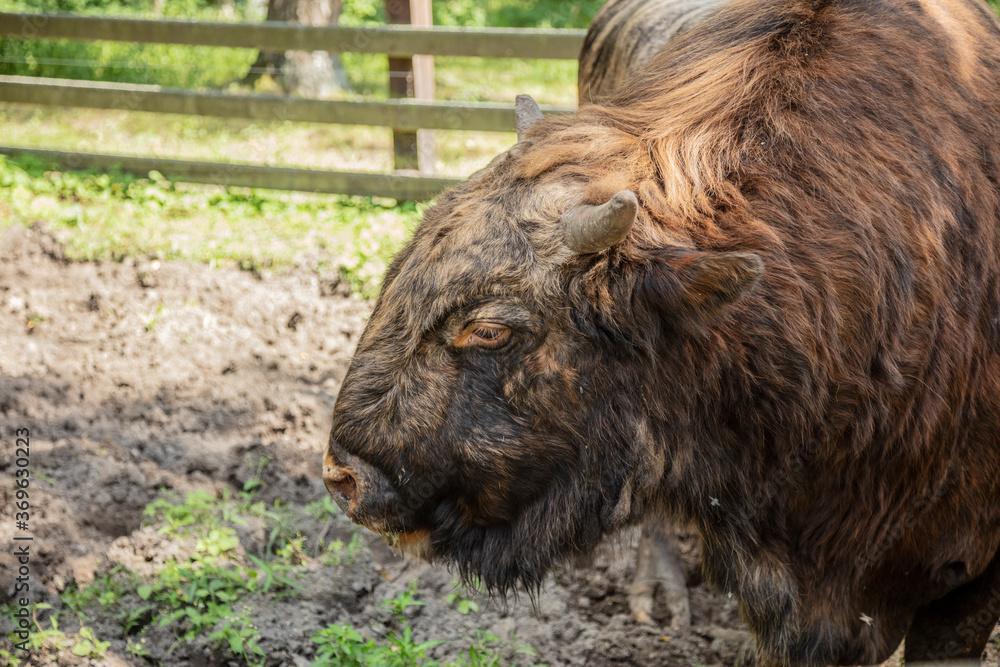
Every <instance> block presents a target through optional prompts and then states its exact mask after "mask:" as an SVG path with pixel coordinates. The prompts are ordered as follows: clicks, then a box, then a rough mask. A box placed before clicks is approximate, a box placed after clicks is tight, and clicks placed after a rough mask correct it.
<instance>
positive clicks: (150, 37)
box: [0, 12, 586, 59]
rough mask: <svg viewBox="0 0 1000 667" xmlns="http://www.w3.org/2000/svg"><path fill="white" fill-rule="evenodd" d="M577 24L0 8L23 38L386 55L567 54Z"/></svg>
mask: <svg viewBox="0 0 1000 667" xmlns="http://www.w3.org/2000/svg"><path fill="white" fill-rule="evenodd" d="M585 34H586V33H585V32H584V31H583V30H546V29H529V28H411V27H407V26H399V25H384V26H364V27H356V26H304V25H299V24H297V23H282V22H278V21H270V22H265V23H224V22H221V21H178V20H166V19H133V18H118V17H116V18H107V17H103V16H100V17H99V16H73V15H66V14H15V13H11V12H0V35H7V36H11V37H22V38H25V39H47V38H63V39H80V40H107V41H114V42H139V43H158V44H187V45H190V46H195V45H198V46H228V47H238V48H247V49H263V50H265V51H336V52H348V53H384V54H387V55H391V56H410V55H416V54H420V55H432V56H476V57H480V58H556V59H575V58H576V57H577V56H578V55H579V53H580V47H581V46H582V45H583V38H584V36H585Z"/></svg>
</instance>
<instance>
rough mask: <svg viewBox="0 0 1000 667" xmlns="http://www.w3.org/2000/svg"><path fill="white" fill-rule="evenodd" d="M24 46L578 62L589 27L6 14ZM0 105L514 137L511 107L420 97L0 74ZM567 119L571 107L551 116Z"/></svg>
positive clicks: (173, 174)
mask: <svg viewBox="0 0 1000 667" xmlns="http://www.w3.org/2000/svg"><path fill="white" fill-rule="evenodd" d="M3 35H6V36H9V37H17V38H22V39H50V38H59V39H64V38H66V39H77V40H111V41H124V42H138V43H161V44H186V45H200V46H215V47H238V48H252V49H259V50H264V51H288V50H304V51H311V50H323V51H347V52H359V53H381V54H387V55H389V56H396V57H409V56H412V55H417V54H420V55H425V54H426V55H437V56H474V57H500V58H511V57H516V58H566V59H568V58H572V59H575V58H576V57H577V54H578V53H579V50H580V48H581V45H582V43H583V38H584V31H582V30H526V29H505V28H475V29H466V28H413V27H407V26H398V25H391V26H368V27H348V26H322V27H314V26H303V25H299V24H294V23H281V22H264V23H223V22H208V21H177V20H161V19H134V18H106V17H95V16H73V15H64V14H17V13H11V12H0V36H3ZM0 102H13V103H20V104H39V105H46V106H64V107H84V108H92V109H120V110H127V111H148V112H155V113H171V114H192V115H198V116H216V117H227V118H245V119H251V120H263V121H273V120H290V121H299V122H312V123H337V124H359V125H376V126H385V127H391V128H393V129H394V130H400V131H415V130H418V129H436V130H456V129H461V130H477V131H508V132H509V131H512V130H513V128H514V109H513V105H512V104H496V103H470V102H439V101H428V100H413V99H390V100H362V101H353V100H319V99H308V98H299V97H288V96H281V95H268V94H237V93H224V92H217V91H193V90H186V89H179V88H164V87H160V86H150V85H137V84H123V83H109V82H99V81H79V80H70V79H52V78H42V77H26V76H0ZM543 110H544V111H545V112H546V113H566V112H570V111H572V109H570V108H566V107H547V108H543ZM0 154H7V155H13V154H30V155H34V156H36V157H39V158H42V159H44V160H46V161H48V162H51V163H54V164H58V165H62V166H65V167H68V168H85V169H112V168H117V169H120V170H122V171H125V172H132V173H136V174H144V173H148V172H149V171H154V170H155V171H159V172H161V173H162V174H164V175H165V176H167V177H168V178H171V179H175V180H180V181H191V182H197V183H217V184H221V185H234V186H247V187H260V188H274V189H285V190H306V191H311V192H324V193H340V194H351V195H362V196H386V197H393V198H396V199H428V198H430V197H432V196H434V195H435V194H437V193H438V192H440V191H441V190H442V189H444V188H446V187H448V186H450V185H452V184H454V183H456V182H458V180H459V179H455V178H445V177H435V176H427V175H420V176H418V175H411V174H407V173H394V174H378V173H366V172H348V171H318V170H310V169H298V168H285V167H269V166H263V165H251V164H230V163H221V162H198V161H188V160H172V159H163V158H149V157H142V156H128V155H109V154H101V153H76V152H66V151H59V150H48V149H40V148H27V147H19V146H0Z"/></svg>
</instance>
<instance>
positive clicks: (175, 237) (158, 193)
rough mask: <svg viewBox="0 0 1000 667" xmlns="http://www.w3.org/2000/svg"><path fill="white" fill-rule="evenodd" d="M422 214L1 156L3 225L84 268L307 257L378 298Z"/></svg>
mask: <svg viewBox="0 0 1000 667" xmlns="http://www.w3.org/2000/svg"><path fill="white" fill-rule="evenodd" d="M420 212H421V209H420V208H419V207H416V206H413V205H407V206H396V205H395V203H394V202H392V201H378V200H373V199H367V198H354V197H329V196H326V197H323V196H308V195H296V194H286V193H277V192H270V191H256V190H248V189H226V188H221V187H206V186H185V185H180V184H175V183H171V182H168V181H166V180H164V179H162V178H158V177H156V176H155V175H153V176H152V177H151V178H133V177H131V176H127V175H122V174H94V173H87V172H59V171H50V170H48V169H47V168H46V166H45V165H44V164H41V163H39V162H37V161H35V160H32V159H27V158H24V159H16V160H15V159H10V158H5V157H0V226H2V225H10V224H23V225H30V224H33V223H35V222H43V223H45V224H46V225H48V227H49V228H50V229H51V230H52V231H53V232H54V233H55V234H56V235H57V236H58V237H59V238H60V239H61V240H62V241H63V242H64V243H65V245H66V250H67V253H68V255H69V256H70V257H71V258H74V259H80V260H107V259H110V260H114V259H120V258H122V257H124V256H146V257H157V258H163V259H185V260H193V261H200V262H208V263H210V264H217V265H236V266H240V267H243V268H245V269H253V270H260V269H262V268H267V267H274V268H281V267H284V266H290V265H292V264H294V263H295V262H297V261H301V260H302V258H303V257H306V256H309V257H312V258H318V259H316V260H315V262H316V263H317V264H316V267H314V268H317V269H319V270H329V271H339V272H340V273H341V274H342V275H343V276H344V277H345V278H346V279H347V280H348V281H349V283H350V284H351V285H352V287H353V288H354V289H356V290H357V291H358V292H360V293H362V294H364V295H371V294H373V292H374V291H375V290H376V289H377V286H378V284H379V282H380V280H381V276H382V274H383V273H384V271H385V267H386V264H387V262H388V260H389V259H390V257H391V256H392V254H393V253H394V252H395V250H396V249H397V248H398V247H399V246H400V245H401V244H402V243H403V241H405V239H406V238H407V236H408V234H409V233H410V230H411V229H412V228H413V226H414V225H415V224H416V222H417V220H418V219H419V216H420ZM276 221H279V223H280V224H276ZM310 261H313V260H310Z"/></svg>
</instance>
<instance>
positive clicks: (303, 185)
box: [0, 146, 462, 200]
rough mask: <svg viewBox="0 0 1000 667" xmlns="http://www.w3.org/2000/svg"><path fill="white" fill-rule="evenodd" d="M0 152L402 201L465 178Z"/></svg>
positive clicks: (75, 165)
mask: <svg viewBox="0 0 1000 667" xmlns="http://www.w3.org/2000/svg"><path fill="white" fill-rule="evenodd" d="M0 155H30V156H33V157H37V158H39V159H40V160H43V161H44V162H47V163H51V164H56V165H59V166H61V167H63V168H66V169H74V170H75V169H96V170H100V171H115V170H117V171H121V172H124V173H127V174H135V175H136V176H146V175H147V174H149V172H151V171H158V172H160V173H161V174H163V175H164V176H166V177H167V178H168V179H170V180H174V181H185V182H189V183H211V184H217V185H233V186H240V187H247V188H270V189H273V190H304V191H307V192H324V193H329V194H353V195H360V196H362V197H393V198H394V199H403V200H422V199H430V198H431V197H433V196H434V195H436V194H438V193H439V192H441V191H442V190H444V189H445V188H448V187H451V186H452V185H455V184H456V183H459V182H461V180H462V179H460V178H449V177H444V176H410V175H406V174H379V173H364V172H354V171H325V170H322V171H320V170H313V169H296V168H292V167H265V166H260V165H252V164H239V163H231V162H203V161H200V160H199V161H189V160H170V159H167V158H146V157H137V156H133V155H109V154H107V153H79V152H66V151H56V150H49V149H45V148H28V147H24V146H0Z"/></svg>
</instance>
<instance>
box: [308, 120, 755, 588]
mask: <svg viewBox="0 0 1000 667" xmlns="http://www.w3.org/2000/svg"><path fill="white" fill-rule="evenodd" d="M523 106H525V105H524V104H523V102H522V104H519V107H523ZM528 106H529V107H530V106H533V105H528ZM529 111H530V109H529ZM533 116H537V113H535V114H533ZM522 118H523V117H522ZM532 119H533V118H532ZM559 122H560V121H558V120H556V121H543V122H541V123H539V124H537V125H536V126H535V127H534V128H531V129H530V130H529V131H528V138H527V139H526V140H523V141H521V142H519V143H518V144H517V145H516V146H515V147H514V148H512V149H511V150H510V151H508V152H507V153H505V154H503V155H501V156H499V157H498V158H496V159H495V160H494V161H493V162H492V163H491V164H490V165H489V166H488V167H487V168H485V169H484V170H482V171H481V172H480V173H478V174H476V175H475V176H473V177H472V178H471V179H470V180H469V181H467V182H466V183H464V184H463V185H461V186H459V187H458V188H456V189H454V190H452V191H451V192H449V193H447V194H445V195H443V196H442V197H441V198H440V200H439V202H438V203H437V205H436V206H434V207H433V208H431V209H430V210H428V212H427V214H426V216H425V218H424V220H423V222H422V224H421V225H420V226H419V228H418V229H417V230H416V232H415V234H414V236H413V238H412V240H411V241H410V242H409V243H408V245H407V246H406V247H405V248H404V249H403V250H402V251H401V252H400V253H399V255H398V256H397V257H396V258H395V260H394V261H393V263H392V265H391V267H390V268H389V271H388V272H387V275H386V277H385V281H384V284H383V287H382V292H381V294H380V296H379V298H378V301H377V303H376V305H375V308H374V311H373V313H372V316H371V319H370V320H369V322H368V326H367V328H366V330H365V332H364V334H363V336H362V338H361V340H360V342H359V345H358V348H357V351H356V353H355V356H354V360H353V362H352V363H351V366H350V369H349V371H348V373H347V376H346V378H345V379H344V382H343V386H342V387H341V390H340V394H339V396H338V399H337V404H336V408H335V410H334V415H333V427H332V432H331V435H330V441H329V446H328V449H327V452H326V457H325V461H324V478H325V481H326V484H327V487H328V488H329V490H330V491H331V493H332V494H333V496H334V498H335V499H336V500H337V501H338V503H339V504H340V505H341V507H342V508H344V510H345V511H346V512H347V513H348V515H349V516H350V517H351V518H352V519H353V520H355V521H357V522H359V523H361V524H363V525H365V526H367V527H369V528H371V529H372V530H375V531H378V532H380V533H382V534H384V535H386V536H388V537H390V539H391V540H393V541H395V542H397V543H398V544H399V545H400V546H401V547H403V548H404V549H407V550H411V551H416V552H418V553H420V554H421V555H423V556H425V557H428V558H431V559H435V560H442V561H446V562H449V563H453V564H455V565H457V566H458V569H459V571H460V572H461V574H462V575H464V576H465V577H467V578H473V577H475V578H478V579H479V580H480V581H481V582H482V583H483V584H484V585H485V586H486V587H488V588H489V589H491V590H496V591H506V590H508V589H510V588H512V587H515V586H517V585H524V586H527V587H529V588H534V587H536V586H537V585H538V584H539V583H540V582H541V580H542V577H543V576H544V574H545V572H546V571H547V570H548V569H549V567H550V566H552V565H553V564H554V563H555V562H557V561H558V560H560V559H561V558H564V557H567V556H572V555H576V554H580V553H582V552H586V551H588V550H590V549H592V548H593V547H594V546H595V545H596V543H597V542H598V541H599V539H600V538H601V537H602V535H604V534H605V533H607V532H608V531H610V530H613V529H615V528H617V527H620V526H622V525H624V524H625V523H627V522H629V521H632V520H635V519H637V518H638V517H640V516H641V515H643V514H644V513H646V512H647V511H649V510H650V509H651V508H654V507H656V506H658V505H661V504H662V503H663V502H664V499H663V495H664V494H665V493H666V491H665V486H664V479H665V476H666V475H667V474H668V472H669V470H670V467H671V456H672V454H671V447H672V445H673V443H677V442H679V441H681V440H683V439H685V438H688V439H690V434H687V433H686V432H685V429H686V425H685V423H684V421H683V415H684V409H683V408H684V406H690V405H691V403H692V401H693V400H695V399H694V397H693V396H692V395H691V393H692V392H693V391H694V390H695V388H694V387H691V386H686V384H685V382H684V380H683V377H681V376H680V375H678V373H677V368H676V365H677V364H678V363H680V362H679V361H678V359H679V353H678V351H677V350H678V349H680V348H681V347H682V345H683V339H684V338H685V337H688V336H692V335H697V332H698V331H700V330H702V329H703V328H704V327H705V326H707V323H710V322H711V321H712V320H713V319H714V318H717V317H718V314H719V313H720V311H721V310H722V309H723V307H724V306H725V305H726V304H728V303H730V302H732V301H734V300H735V299H737V298H738V297H739V296H740V295H741V294H742V293H743V292H745V291H746V290H747V289H748V288H749V287H750V286H752V285H753V284H754V282H755V281H756V279H757V277H758V275H759V274H760V273H761V270H762V264H761V260H760V259H759V258H758V257H757V256H756V255H753V254H748V253H741V252H735V251H711V252H709V251H704V250H696V249H694V248H691V247H684V246H683V245H680V244H675V243H668V242H665V241H664V237H663V236H662V235H661V234H660V232H659V231H657V229H656V222H655V221H654V220H653V218H652V217H651V215H650V213H649V212H648V211H647V210H645V207H644V204H643V202H641V201H640V199H639V197H637V196H636V194H635V192H634V191H633V188H635V185H632V186H631V187H628V186H629V184H625V185H626V186H627V187H624V188H618V187H614V188H611V187H610V186H609V184H610V183H613V182H618V181H616V180H615V179H618V180H619V181H620V179H621V178H623V177H624V172H619V171H618V170H616V169H614V168H613V166H611V167H610V168H608V167H609V165H604V166H603V167H601V169H602V170H601V169H599V176H595V175H594V173H590V174H587V173H586V170H585V169H584V168H583V167H585V166H586V167H588V168H589V169H591V172H593V169H592V167H593V165H589V166H588V165H585V164H583V162H585V161H586V159H587V158H586V151H583V152H582V153H581V156H582V157H581V158H580V160H577V161H575V162H574V161H573V160H568V161H563V162H562V163H561V165H560V166H559V167H558V168H552V169H546V170H545V173H544V174H535V175H533V176H530V177H529V176H526V175H525V174H526V171H525V165H527V164H529V163H530V162H531V161H532V160H533V157H532V156H533V155H535V156H536V157H537V154H538V152H539V151H550V150H553V147H552V146H549V147H546V146H544V145H543V143H544V142H543V141H542V139H543V138H544V137H545V136H548V135H546V134H545V133H544V132H540V131H539V130H540V129H541V130H544V129H545V126H546V125H547V124H551V123H557V124H558V123H559ZM527 125H528V123H525V122H522V123H519V129H527V127H526V126H527ZM549 129H550V131H555V129H554V128H549ZM533 137H534V138H535V140H534V141H532V138H533ZM555 149H558V146H556V147H555ZM623 169H625V167H623ZM625 171H627V169H625ZM596 181H600V183H599V184H597V186H596V187H595V182H596ZM620 184H621V183H619V185H620ZM602 188H603V190H604V191H603V192H602Z"/></svg>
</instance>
